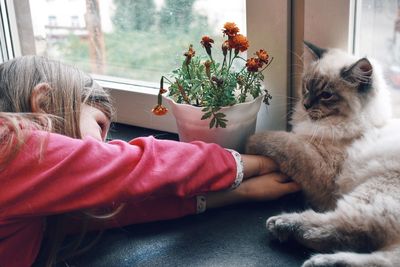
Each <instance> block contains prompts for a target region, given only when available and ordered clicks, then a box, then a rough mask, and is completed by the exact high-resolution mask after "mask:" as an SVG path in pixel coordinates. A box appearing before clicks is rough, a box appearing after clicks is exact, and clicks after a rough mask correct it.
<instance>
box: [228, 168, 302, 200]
mask: <svg viewBox="0 0 400 267" xmlns="http://www.w3.org/2000/svg"><path fill="white" fill-rule="evenodd" d="M300 190H301V187H300V185H299V184H298V183H296V182H293V181H292V180H291V179H289V178H288V177H287V176H286V175H284V174H282V173H278V172H272V173H268V174H263V175H260V176H256V177H252V178H250V179H247V180H245V181H243V183H242V184H241V185H239V187H238V188H236V189H235V190H233V191H232V193H234V194H236V195H237V200H238V202H243V201H265V200H273V199H277V198H280V197H282V196H284V195H286V194H290V193H294V192H297V191H300ZM234 191H236V192H234Z"/></svg>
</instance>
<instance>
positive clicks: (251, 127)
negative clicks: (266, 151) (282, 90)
mask: <svg viewBox="0 0 400 267" xmlns="http://www.w3.org/2000/svg"><path fill="white" fill-rule="evenodd" d="M163 97H164V100H166V101H167V102H168V103H169V104H170V107H171V109H172V113H173V115H174V116H175V119H176V124H177V127H178V134H179V140H180V141H183V142H191V141H195V140H200V141H204V142H207V143H216V144H219V145H221V146H222V147H225V148H231V149H234V150H236V151H238V152H241V153H243V152H244V149H245V143H246V140H247V139H248V137H249V136H250V135H252V134H254V132H255V129H256V122H257V114H258V111H259V110H260V104H261V102H262V99H263V96H262V95H261V96H259V97H257V98H256V99H254V100H252V101H249V102H245V103H240V104H236V105H233V106H229V107H223V108H222V109H221V112H222V113H224V114H225V115H226V119H227V120H228V122H227V126H226V128H221V127H218V128H215V127H214V128H211V129H210V128H209V124H210V119H207V120H201V117H202V116H203V112H202V111H201V110H202V108H200V107H195V106H191V105H188V104H178V103H176V102H175V101H174V100H172V99H171V98H169V97H167V96H163Z"/></svg>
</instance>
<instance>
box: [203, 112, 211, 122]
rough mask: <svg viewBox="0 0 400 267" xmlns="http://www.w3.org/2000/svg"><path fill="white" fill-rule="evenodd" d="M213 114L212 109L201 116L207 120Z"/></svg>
mask: <svg viewBox="0 0 400 267" xmlns="http://www.w3.org/2000/svg"><path fill="white" fill-rule="evenodd" d="M211 115H212V112H211V111H210V112H207V113H205V114H204V115H203V116H202V117H201V119H202V120H206V119H208V118H210V117H211Z"/></svg>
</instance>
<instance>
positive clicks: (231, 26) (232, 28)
mask: <svg viewBox="0 0 400 267" xmlns="http://www.w3.org/2000/svg"><path fill="white" fill-rule="evenodd" d="M222 32H223V33H224V35H225V34H226V35H228V36H229V37H233V36H235V35H237V34H238V32H239V28H238V27H237V26H236V24H235V23H234V22H226V23H225V24H224V29H223V30H222Z"/></svg>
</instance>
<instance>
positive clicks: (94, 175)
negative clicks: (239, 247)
mask: <svg viewBox="0 0 400 267" xmlns="http://www.w3.org/2000/svg"><path fill="white" fill-rule="evenodd" d="M43 140H45V142H43ZM41 145H43V151H42V153H39V150H40V147H41ZM236 174H237V165H236V162H235V159H234V158H233V157H232V154H231V152H229V151H227V150H225V149H223V148H221V147H219V146H218V145H214V144H205V143H202V142H194V143H191V144H188V143H180V142H174V141H166V140H156V139H154V138H152V137H148V138H138V139H134V140H132V141H131V142H130V143H127V142H123V141H111V142H110V143H101V142H98V141H96V140H94V139H92V138H86V139H85V140H79V139H72V138H68V137H65V136H62V135H58V134H49V133H45V132H40V131H37V132H34V133H33V134H32V135H31V136H30V137H29V138H28V139H27V142H26V144H25V145H24V146H23V147H22V150H21V151H20V152H19V153H18V155H17V157H16V158H15V159H13V160H12V161H11V162H10V163H9V164H8V165H7V166H6V168H4V169H3V170H2V171H1V172H0V181H1V184H2V188H3V189H2V192H1V194H0V203H1V206H0V217H3V218H4V217H6V218H10V217H21V216H32V215H34V216H40V215H49V214H56V213H66V212H71V211H76V210H85V209H92V208H98V207H104V206H109V205H111V204H115V205H117V206H118V204H120V203H125V202H142V201H145V200H146V199H153V198H163V197H169V196H173V197H177V198H192V197H194V196H196V195H202V194H205V193H207V192H213V191H220V190H224V189H229V188H230V187H231V186H232V185H233V184H234V182H235V179H236Z"/></svg>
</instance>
